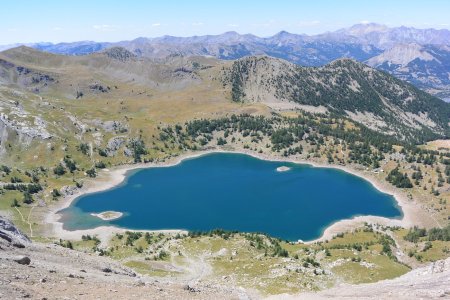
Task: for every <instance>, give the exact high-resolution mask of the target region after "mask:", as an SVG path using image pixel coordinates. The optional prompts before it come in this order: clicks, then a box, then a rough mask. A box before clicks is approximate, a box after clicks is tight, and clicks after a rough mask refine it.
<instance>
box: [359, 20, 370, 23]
mask: <svg viewBox="0 0 450 300" xmlns="http://www.w3.org/2000/svg"><path fill="white" fill-rule="evenodd" d="M359 23H361V24H369V23H370V21H368V20H362V21H359Z"/></svg>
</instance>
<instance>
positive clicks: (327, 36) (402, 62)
mask: <svg viewBox="0 0 450 300" xmlns="http://www.w3.org/2000/svg"><path fill="white" fill-rule="evenodd" d="M18 45H20V44H15V45H9V46H0V50H6V49H8V48H13V47H16V46H18ZM26 46H29V47H33V48H35V49H39V50H42V51H46V52H51V53H55V54H64V55H86V54H90V53H93V52H98V51H102V50H104V49H106V48H111V47H118V46H119V47H123V48H125V49H127V50H129V51H130V52H132V53H133V54H134V55H136V56H138V57H146V58H151V59H164V58H166V57H168V56H174V55H175V56H213V57H216V58H219V59H225V60H232V59H238V58H242V57H245V56H251V55H262V54H264V55H269V56H272V57H276V58H282V59H285V60H287V61H290V62H293V63H295V64H298V65H302V66H321V65H325V64H327V63H330V62H331V61H333V60H335V59H339V58H352V59H355V60H358V61H360V62H364V63H366V64H368V65H370V66H373V67H376V68H378V69H381V70H383V71H386V72H389V73H391V74H392V75H394V76H396V77H398V78H400V79H403V80H406V81H408V82H410V83H412V84H414V85H416V86H418V87H419V88H421V89H423V90H425V91H427V92H430V93H432V94H434V95H436V96H438V97H440V98H442V99H448V100H450V31H449V30H445V29H442V30H436V29H416V28H411V27H404V26H402V27H396V28H390V27H387V26H384V25H380V24H374V23H370V24H357V25H354V26H352V27H349V28H345V29H340V30H337V31H334V32H328V33H324V34H319V35H314V36H309V35H302V34H292V33H288V32H285V31H282V32H279V33H277V34H275V35H274V36H271V37H266V38H262V37H257V36H255V35H252V34H238V33H236V32H226V33H223V34H220V35H205V36H193V37H174V36H162V37H157V38H143V37H141V38H137V39H134V40H131V41H121V42H115V43H99V42H93V41H81V42H74V43H58V44H52V43H36V44H27V45H26Z"/></svg>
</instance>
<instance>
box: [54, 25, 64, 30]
mask: <svg viewBox="0 0 450 300" xmlns="http://www.w3.org/2000/svg"><path fill="white" fill-rule="evenodd" d="M52 30H53V31H61V30H63V28H62V27H58V26H56V27H53V28H52Z"/></svg>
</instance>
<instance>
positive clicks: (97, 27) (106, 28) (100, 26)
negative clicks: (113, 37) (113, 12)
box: [92, 24, 117, 31]
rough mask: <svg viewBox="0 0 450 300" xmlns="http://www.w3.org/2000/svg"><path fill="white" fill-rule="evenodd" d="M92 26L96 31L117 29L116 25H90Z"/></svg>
mask: <svg viewBox="0 0 450 300" xmlns="http://www.w3.org/2000/svg"><path fill="white" fill-rule="evenodd" d="M92 28H94V29H95V30H98V31H114V30H116V29H117V26H113V25H106V24H102V25H94V26H92Z"/></svg>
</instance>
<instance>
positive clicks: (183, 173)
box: [60, 153, 402, 241]
mask: <svg viewBox="0 0 450 300" xmlns="http://www.w3.org/2000/svg"><path fill="white" fill-rule="evenodd" d="M281 166H287V167H289V168H290V170H288V171H285V172H278V171H277V168H278V167H281ZM103 211H117V212H122V213H123V216H122V217H121V218H119V219H115V220H109V221H104V220H101V219H100V218H97V217H94V216H91V215H90V214H91V213H100V212H103ZM60 213H61V215H62V218H61V220H62V222H63V224H64V225H63V227H64V229H66V230H77V229H90V228H95V227H98V226H102V225H114V226H117V227H122V228H127V229H135V230H144V229H148V230H159V229H187V230H195V231H197V230H202V231H207V230H211V229H216V228H221V229H226V230H238V231H242V232H263V233H266V234H268V235H270V236H273V237H278V238H281V239H287V240H291V241H296V240H299V239H302V240H312V239H315V238H318V237H320V235H321V234H322V233H323V230H324V229H325V228H326V227H328V226H329V225H331V224H332V223H334V222H336V221H339V220H342V219H347V218H351V217H354V216H360V215H374V216H382V217H388V218H397V217H401V215H402V212H401V210H400V208H399V207H398V206H397V203H396V201H395V199H394V198H393V197H392V196H390V195H388V194H385V193H382V192H380V191H379V190H377V189H376V188H375V187H373V185H372V184H370V183H369V182H368V181H366V180H364V179H362V178H360V177H357V176H354V175H352V174H349V173H346V172H344V171H340V170H337V169H332V168H316V167H312V166H310V165H305V164H294V163H285V162H274V161H265V160H260V159H257V158H254V157H251V156H248V155H244V154H232V153H212V154H208V155H203V156H200V157H197V158H192V159H186V160H184V161H182V162H181V163H180V164H178V165H176V166H171V167H158V168H146V169H139V170H134V171H130V172H128V173H127V178H126V180H125V181H124V182H123V183H122V184H121V185H119V186H117V187H115V188H113V189H109V190H106V191H102V192H97V193H92V194H86V195H83V196H80V197H79V198H77V199H76V200H75V201H73V202H72V204H71V205H70V206H69V207H68V208H66V209H64V210H62V211H61V212H60Z"/></svg>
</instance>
